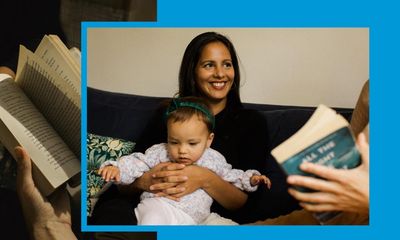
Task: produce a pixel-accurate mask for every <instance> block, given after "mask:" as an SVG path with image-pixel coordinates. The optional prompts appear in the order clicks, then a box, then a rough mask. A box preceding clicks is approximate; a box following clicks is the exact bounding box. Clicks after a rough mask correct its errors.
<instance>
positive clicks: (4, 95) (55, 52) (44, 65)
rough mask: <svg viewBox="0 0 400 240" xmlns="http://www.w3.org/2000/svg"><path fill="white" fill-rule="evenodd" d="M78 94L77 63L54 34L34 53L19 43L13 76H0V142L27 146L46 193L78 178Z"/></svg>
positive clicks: (43, 40) (11, 146) (10, 145)
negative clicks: (0, 77) (1, 77)
mask: <svg viewBox="0 0 400 240" xmlns="http://www.w3.org/2000/svg"><path fill="white" fill-rule="evenodd" d="M80 98H81V92H80V66H79V63H78V62H77V61H76V59H74V58H73V56H72V55H71V53H70V51H69V50H68V49H67V48H66V46H65V45H64V44H63V43H62V42H61V40H60V39H59V38H58V37H57V36H55V35H46V36H44V38H43V39H42V41H41V43H40V45H39V46H38V48H37V49H36V51H35V52H34V53H33V52H31V51H29V50H28V49H26V48H25V47H24V46H20V54H19V58H18V68H17V76H16V79H15V80H14V79H12V78H6V79H4V80H2V81H0V142H2V143H3V144H4V146H5V147H6V148H7V149H8V151H9V152H10V153H11V154H14V148H15V146H17V145H21V146H22V147H24V148H25V149H26V150H27V151H28V153H29V155H30V156H31V158H32V162H33V177H34V180H35V182H36V184H37V186H38V188H39V190H40V191H41V192H42V194H44V195H45V196H47V195H49V194H51V193H52V192H53V191H54V190H55V189H56V188H57V187H59V186H60V185H62V184H64V183H65V182H67V181H68V180H70V179H74V180H76V179H79V177H78V176H79V173H80V162H79V158H80V136H81V135H80V131H81V129H80V119H81V100H80ZM13 157H14V158H15V156H14V155H13ZM70 182H72V181H70Z"/></svg>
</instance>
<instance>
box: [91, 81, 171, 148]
mask: <svg viewBox="0 0 400 240" xmlns="http://www.w3.org/2000/svg"><path fill="white" fill-rule="evenodd" d="M164 99H166V98H162V97H148V96H140V95H133V94H122V93H113V92H107V91H102V90H97V89H93V88H88V89H87V131H88V132H90V133H95V134H99V135H103V136H110V137H115V138H121V139H126V140H130V141H136V140H137V139H138V138H139V136H140V134H141V133H142V131H143V130H144V128H145V126H146V124H147V122H148V121H149V120H150V119H151V117H152V116H153V115H154V114H155V112H156V111H155V110H156V109H157V108H158V106H159V104H160V103H161V101H163V100H164Z"/></svg>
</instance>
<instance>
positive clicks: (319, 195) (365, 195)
mask: <svg viewBox="0 0 400 240" xmlns="http://www.w3.org/2000/svg"><path fill="white" fill-rule="evenodd" d="M357 145H358V148H359V151H360V153H361V159H362V163H361V165H360V166H358V167H357V168H354V169H349V170H345V169H334V168H328V167H326V166H320V165H315V164H311V163H303V164H301V165H300V168H301V170H303V171H305V172H309V173H312V174H315V175H317V176H319V177H322V178H324V179H317V178H313V177H305V176H289V177H288V183H289V184H292V185H296V186H302V187H306V188H310V189H313V190H316V191H317V192H312V193H303V192H299V191H296V190H294V189H289V193H290V194H291V195H292V196H293V197H295V198H296V199H298V200H299V201H300V202H301V203H300V205H301V206H302V207H303V208H305V209H306V210H309V211H315V212H321V211H347V212H357V213H366V214H368V213H369V145H368V143H367V142H366V139H365V135H364V133H361V134H360V135H359V137H358V139H357Z"/></svg>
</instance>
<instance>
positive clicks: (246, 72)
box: [88, 28, 369, 107]
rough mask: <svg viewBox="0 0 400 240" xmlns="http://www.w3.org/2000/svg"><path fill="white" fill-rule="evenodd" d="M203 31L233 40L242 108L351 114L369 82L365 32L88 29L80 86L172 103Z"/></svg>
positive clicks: (320, 30)
mask: <svg viewBox="0 0 400 240" xmlns="http://www.w3.org/2000/svg"><path fill="white" fill-rule="evenodd" d="M208 30H212V31H217V32H220V33H222V34H225V35H227V36H228V37H229V38H230V39H231V40H232V41H233V43H234V45H235V47H236V50H237V53H238V55H239V58H240V61H241V72H242V89H241V94H242V100H243V101H244V102H254V103H270V104H282V105H302V106H316V105H317V104H319V103H325V104H327V105H329V106H334V107H354V105H355V103H356V100H357V97H358V93H359V91H360V90H361V87H362V84H363V83H364V81H366V80H367V79H368V78H369V29H368V28H213V29H205V28H125V29H124V28H114V29H101V28H100V29H98V28H91V29H88V86H91V87H95V88H99V89H103V90H108V91H114V92H122V93H134V94H139V95H151V96H172V95H173V94H174V93H175V92H176V91H177V89H178V87H177V86H178V85H177V76H178V71H179V65H180V61H181V58H182V55H183V51H184V49H185V47H186V46H187V44H188V43H189V42H190V40H191V39H192V38H193V37H194V36H196V35H198V34H199V33H202V32H204V31H208Z"/></svg>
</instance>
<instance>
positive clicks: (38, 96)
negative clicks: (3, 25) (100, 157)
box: [16, 46, 81, 159]
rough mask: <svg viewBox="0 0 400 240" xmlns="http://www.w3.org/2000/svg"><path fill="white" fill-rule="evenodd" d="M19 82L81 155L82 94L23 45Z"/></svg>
mask: <svg viewBox="0 0 400 240" xmlns="http://www.w3.org/2000/svg"><path fill="white" fill-rule="evenodd" d="M16 82H17V84H18V86H19V87H20V88H21V89H22V90H23V91H24V93H25V95H26V96H27V97H28V98H29V99H30V100H31V101H32V103H33V104H34V105H35V107H36V108H37V109H38V110H39V111H40V113H41V114H42V115H43V116H44V117H45V118H46V119H47V121H48V122H49V123H50V124H51V125H52V126H53V128H54V129H55V130H56V131H57V133H58V134H59V135H60V136H61V138H62V139H63V140H64V141H65V143H66V144H67V145H68V146H69V147H70V148H71V150H72V151H73V152H74V154H75V156H76V157H77V158H79V159H80V150H81V148H80V143H81V141H80V136H81V131H80V126H81V125H80V123H81V99H80V94H79V93H78V92H77V91H76V89H74V87H73V85H71V83H70V82H68V81H65V78H64V79H61V75H60V74H57V73H56V72H55V71H54V70H53V69H52V68H50V67H49V66H48V65H47V64H46V63H45V62H44V61H43V60H42V59H41V58H39V57H37V56H36V55H34V54H33V53H32V52H31V51H29V50H28V49H26V48H25V47H23V46H21V47H20V56H19V62H18V71H17V77H16Z"/></svg>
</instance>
